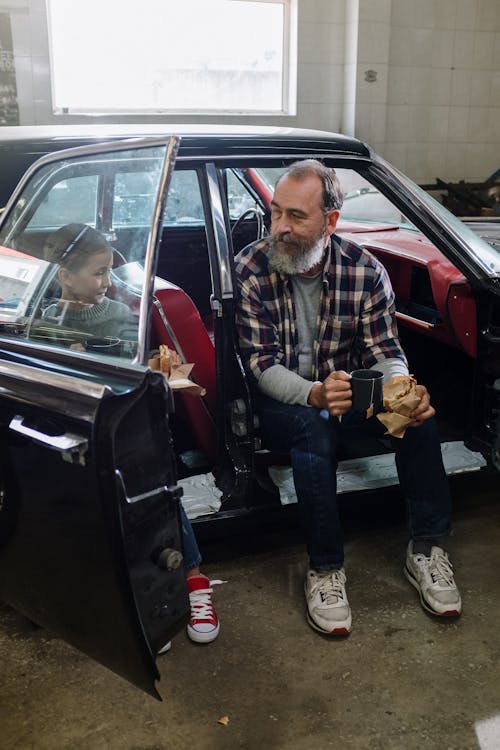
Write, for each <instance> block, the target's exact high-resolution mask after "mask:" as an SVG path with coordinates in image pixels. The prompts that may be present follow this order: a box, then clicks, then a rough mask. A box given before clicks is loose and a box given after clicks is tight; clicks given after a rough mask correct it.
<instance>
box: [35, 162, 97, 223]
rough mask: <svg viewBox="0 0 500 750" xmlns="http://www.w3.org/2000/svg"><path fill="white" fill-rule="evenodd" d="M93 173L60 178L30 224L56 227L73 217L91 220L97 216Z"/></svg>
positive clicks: (92, 221)
mask: <svg viewBox="0 0 500 750" xmlns="http://www.w3.org/2000/svg"><path fill="white" fill-rule="evenodd" d="M98 185H99V182H98V178H97V176H96V175H85V177H73V178H71V179H67V180H61V181H60V182H57V183H56V184H55V185H54V188H53V190H51V191H50V192H48V193H47V195H46V197H45V198H44V200H43V201H42V202H41V204H40V206H39V207H38V208H37V209H36V211H35V213H34V214H33V217H32V219H31V220H30V222H29V224H30V227H31V228H32V229H46V228H48V227H56V228H57V227H59V226H62V224H69V223H70V222H72V221H80V222H83V223H84V224H93V223H94V222H95V216H96V206H97V189H98Z"/></svg>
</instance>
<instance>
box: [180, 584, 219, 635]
mask: <svg viewBox="0 0 500 750" xmlns="http://www.w3.org/2000/svg"><path fill="white" fill-rule="evenodd" d="M187 585H188V591H189V602H190V604H191V619H190V620H189V623H188V626H187V634H188V636H189V637H190V638H191V640H192V641H195V642H196V643H211V642H212V641H214V640H215V639H216V638H217V636H218V635H219V630H220V624H219V619H218V617H217V614H216V612H215V609H214V606H213V604H212V591H213V589H212V587H211V585H210V581H209V580H208V578H207V577H206V576H204V575H199V576H190V577H189V578H188V579H187Z"/></svg>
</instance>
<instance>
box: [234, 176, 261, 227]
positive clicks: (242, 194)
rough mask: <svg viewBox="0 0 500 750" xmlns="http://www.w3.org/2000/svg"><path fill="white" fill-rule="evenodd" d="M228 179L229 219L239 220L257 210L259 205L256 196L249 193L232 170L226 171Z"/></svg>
mask: <svg viewBox="0 0 500 750" xmlns="http://www.w3.org/2000/svg"><path fill="white" fill-rule="evenodd" d="M226 179H227V203H228V209H229V218H230V219H231V220H233V219H234V220H236V219H238V218H239V217H240V216H241V215H242V214H244V213H245V211H249V210H251V209H257V208H258V207H259V204H258V203H257V201H256V199H255V197H254V196H252V195H251V193H250V192H249V191H248V189H247V187H246V186H245V185H244V184H243V183H242V181H241V180H239V179H238V177H237V176H236V175H235V174H234V172H233V171H232V170H231V169H228V170H227V171H226Z"/></svg>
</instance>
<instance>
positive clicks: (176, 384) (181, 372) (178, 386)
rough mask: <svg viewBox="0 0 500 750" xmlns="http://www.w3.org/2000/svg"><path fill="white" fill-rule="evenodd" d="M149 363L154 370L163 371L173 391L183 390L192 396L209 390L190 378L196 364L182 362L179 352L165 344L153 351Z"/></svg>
mask: <svg viewBox="0 0 500 750" xmlns="http://www.w3.org/2000/svg"><path fill="white" fill-rule="evenodd" d="M166 350H168V351H166ZM148 365H149V367H150V368H151V369H152V370H160V371H161V372H162V374H163V376H164V377H165V378H166V380H168V384H169V385H170V387H171V389H172V390H173V391H182V392H183V393H189V395H191V396H204V395H205V394H206V392H207V391H206V388H203V387H202V386H201V385H198V383H193V381H192V380H189V374H190V373H191V370H192V369H193V367H194V364H182V362H181V361H180V357H179V355H178V354H177V352H173V351H172V350H170V349H169V348H168V346H166V345H165V344H162V345H161V346H160V350H159V351H156V350H155V351H152V352H151V354H150V358H149V359H148Z"/></svg>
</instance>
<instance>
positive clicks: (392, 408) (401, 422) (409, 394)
mask: <svg viewBox="0 0 500 750" xmlns="http://www.w3.org/2000/svg"><path fill="white" fill-rule="evenodd" d="M416 385H417V381H416V380H415V379H414V378H412V376H411V375H396V376H395V377H394V378H391V380H389V382H388V383H386V384H385V385H384V389H383V390H384V407H385V410H386V411H385V412H381V413H380V414H377V419H378V420H379V422H381V423H382V424H383V425H384V427H385V428H386V434H387V433H388V434H389V435H392V436H393V437H396V438H402V437H404V434H405V432H406V428H407V427H408V425H409V424H410V423H411V421H412V419H411V414H413V411H414V410H415V409H416V408H417V406H418V405H419V403H420V397H419V396H417V392H416Z"/></svg>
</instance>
